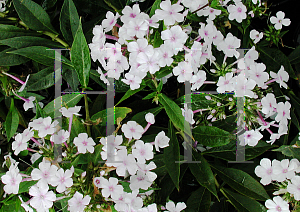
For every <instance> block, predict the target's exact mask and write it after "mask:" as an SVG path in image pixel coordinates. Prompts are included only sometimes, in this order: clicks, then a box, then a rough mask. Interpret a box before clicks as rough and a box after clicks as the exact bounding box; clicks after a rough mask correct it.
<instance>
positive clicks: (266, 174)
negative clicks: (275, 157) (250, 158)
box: [254, 158, 275, 185]
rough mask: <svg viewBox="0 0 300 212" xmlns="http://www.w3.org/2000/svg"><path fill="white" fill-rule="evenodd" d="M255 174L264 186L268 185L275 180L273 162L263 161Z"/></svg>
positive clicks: (265, 159)
mask: <svg viewBox="0 0 300 212" xmlns="http://www.w3.org/2000/svg"><path fill="white" fill-rule="evenodd" d="M254 172H255V174H256V175H257V176H258V177H260V178H261V180H260V183H261V184H263V185H268V184H270V183H271V182H272V180H274V179H275V178H274V176H275V175H274V173H273V168H272V164H271V160H270V159H268V158H263V159H261V161H260V165H259V166H257V167H256V168H255V170H254Z"/></svg>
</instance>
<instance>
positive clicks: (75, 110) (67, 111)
mask: <svg viewBox="0 0 300 212" xmlns="http://www.w3.org/2000/svg"><path fill="white" fill-rule="evenodd" d="M80 109H81V106H75V107H69V108H68V109H67V108H65V107H62V108H61V109H59V111H60V112H61V113H62V115H63V116H64V117H67V118H70V117H71V116H73V115H76V116H81V115H80V114H78V112H79V111H80Z"/></svg>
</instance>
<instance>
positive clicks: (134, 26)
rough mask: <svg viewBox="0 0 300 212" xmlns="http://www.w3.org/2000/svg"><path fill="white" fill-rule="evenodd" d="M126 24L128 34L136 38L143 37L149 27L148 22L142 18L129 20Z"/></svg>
mask: <svg viewBox="0 0 300 212" xmlns="http://www.w3.org/2000/svg"><path fill="white" fill-rule="evenodd" d="M126 26H127V33H128V35H130V36H136V37H137V38H143V37H144V36H145V35H146V33H147V30H148V28H149V25H148V22H147V21H145V20H142V19H135V20H130V21H129V22H128V24H127V25H126Z"/></svg>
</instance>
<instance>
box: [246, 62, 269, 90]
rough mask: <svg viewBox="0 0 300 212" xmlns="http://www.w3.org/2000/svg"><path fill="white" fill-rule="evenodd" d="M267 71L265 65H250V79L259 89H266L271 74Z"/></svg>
mask: <svg viewBox="0 0 300 212" xmlns="http://www.w3.org/2000/svg"><path fill="white" fill-rule="evenodd" d="M265 70H266V65H265V64H263V63H255V64H253V65H250V71H249V72H248V74H249V77H250V79H253V80H254V81H255V82H256V84H257V85H258V87H264V84H265V82H266V81H267V80H268V79H269V74H268V73H267V72H265Z"/></svg>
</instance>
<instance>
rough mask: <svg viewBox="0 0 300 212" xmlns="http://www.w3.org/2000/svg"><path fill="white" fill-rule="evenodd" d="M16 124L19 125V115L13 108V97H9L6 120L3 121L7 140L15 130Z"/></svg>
mask: <svg viewBox="0 0 300 212" xmlns="http://www.w3.org/2000/svg"><path fill="white" fill-rule="evenodd" d="M18 125H19V115H18V112H17V110H16V108H15V104H14V99H11V103H10V109H9V112H8V114H7V116H6V121H5V130H6V136H7V141H9V140H10V139H11V138H12V137H13V136H14V134H15V133H16V132H17V129H18Z"/></svg>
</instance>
